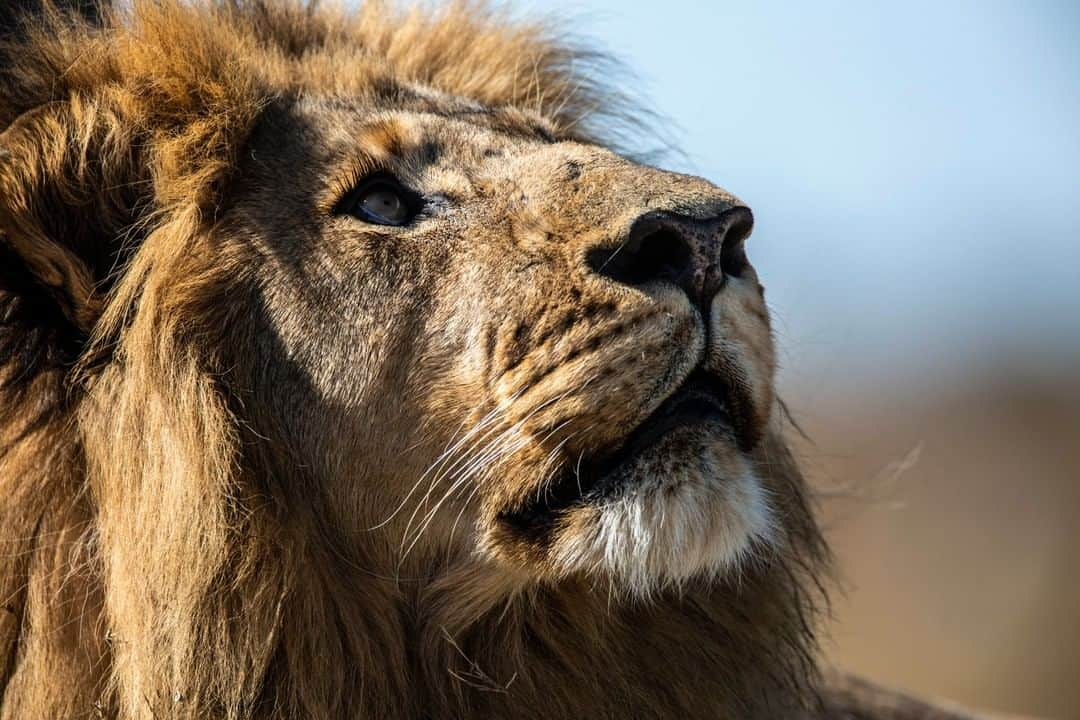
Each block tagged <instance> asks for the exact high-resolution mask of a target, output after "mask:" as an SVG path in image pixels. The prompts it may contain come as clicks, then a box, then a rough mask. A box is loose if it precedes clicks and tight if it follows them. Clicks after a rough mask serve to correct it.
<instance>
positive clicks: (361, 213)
mask: <svg viewBox="0 0 1080 720" xmlns="http://www.w3.org/2000/svg"><path fill="white" fill-rule="evenodd" d="M414 207H415V203H414V200H413V197H412V194H411V193H410V192H409V191H407V190H405V189H404V188H403V187H401V185H399V184H398V183H397V182H396V181H395V180H393V179H392V178H375V179H372V180H368V181H367V182H365V183H363V184H362V185H361V186H360V187H359V188H357V190H356V192H355V193H353V196H352V202H351V203H350V206H349V207H348V208H347V212H348V213H349V214H351V215H353V216H354V217H357V218H359V219H360V220H363V221H364V222H369V223H374V224H376V225H406V224H408V223H409V221H410V220H412V219H413V217H415V215H416V212H415V211H414Z"/></svg>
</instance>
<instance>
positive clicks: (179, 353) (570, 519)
mask: <svg viewBox="0 0 1080 720" xmlns="http://www.w3.org/2000/svg"><path fill="white" fill-rule="evenodd" d="M0 21H2V23H3V24H2V25H0V36H2V38H3V40H2V50H0V74H2V79H0V253H2V259H0V380H2V391H0V443H2V445H0V542H2V548H3V551H2V553H0V598H2V599H3V610H2V612H0V717H2V718H4V719H9V718H117V719H124V720H135V719H149V718H226V719H228V720H241V719H251V720H263V719H265V720H269V719H272V718H312V719H320V718H326V719H330V718H403V719H409V718H466V717H468V718H583V717H589V718H616V717H618V718H622V717H634V718H674V717H679V718H733V719H734V718H780V717H782V718H851V717H859V718H871V717H873V718H887V717H888V718H915V717H931V716H932V717H942V718H944V717H958V716H951V715H946V714H945V713H944V712H942V713H941V714H940V715H938V714H937V711H935V710H932V709H931V708H930V707H929V706H925V705H922V704H921V703H916V702H915V701H913V700H906V699H903V698H901V697H900V696H896V695H892V694H890V693H887V692H885V691H879V690H876V689H874V688H872V687H870V686H868V685H863V684H861V683H860V682H858V681H854V680H848V679H845V678H844V677H842V676H839V675H835V674H833V673H831V672H829V671H827V670H825V669H823V668H822V667H821V663H820V661H819V658H818V649H817V634H818V627H819V625H820V622H819V619H820V615H821V613H822V611H823V610H824V609H825V608H826V607H827V593H826V590H827V588H828V586H829V584H830V580H829V578H830V577H831V573H830V561H829V553H828V549H827V546H826V543H825V541H824V540H823V537H822V535H821V532H820V530H819V528H818V525H817V522H816V521H815V519H814V514H813V509H812V502H811V497H810V494H809V491H808V489H807V487H806V485H805V483H804V481H803V479H802V477H801V475H800V474H799V472H798V469H797V467H796V465H795V463H794V462H793V460H792V457H791V454H790V453H789V452H788V450H787V449H786V445H785V443H784V440H783V435H784V432H785V419H784V413H783V411H782V409H781V405H780V401H779V400H778V398H777V397H776V394H775V390H774V384H773V375H774V372H775V365H776V360H775V350H774V343H773V338H772V333H771V331H770V329H769V314H768V311H767V308H766V304H765V301H764V295H763V292H764V291H763V289H762V285H761V283H760V282H759V278H758V276H757V274H756V272H755V270H754V268H753V266H752V265H751V263H750V261H749V259H748V255H747V251H746V246H747V239H748V237H749V235H750V233H751V229H752V225H753V216H752V213H751V211H750V210H749V208H748V207H747V206H746V204H745V203H743V202H742V201H741V200H740V199H739V198H737V197H736V196H735V195H733V194H731V193H729V192H727V191H726V190H723V189H721V188H719V187H717V186H715V185H713V184H711V183H710V182H708V181H706V180H703V179H701V178H696V177H690V176H687V175H680V174H676V173H672V172H667V171H664V170H661V169H658V168H654V167H651V166H648V165H646V164H643V163H641V162H637V161H635V160H634V159H633V155H632V153H631V152H630V150H631V149H630V148H626V147H622V146H620V144H619V138H620V128H625V127H626V123H628V122H629V123H633V122H634V121H635V118H637V117H640V115H639V114H638V113H637V111H636V110H635V108H634V105H633V104H632V103H629V102H628V101H627V100H626V97H625V95H624V94H623V93H620V92H619V90H618V88H613V87H609V86H607V85H605V84H604V83H603V82H601V80H600V77H601V76H602V75H603V67H604V63H605V60H604V58H603V57H602V56H601V55H598V54H597V53H595V52H592V51H590V50H589V49H588V48H578V47H574V46H573V45H571V44H568V43H566V42H563V41H561V40H560V39H559V33H557V32H556V31H555V30H553V29H552V28H551V27H549V26H546V25H544V24H536V23H534V24H529V23H522V22H515V21H512V20H510V19H508V18H507V17H506V16H505V15H504V14H501V13H500V12H496V11H494V10H492V9H490V8H487V7H486V6H484V5H482V4H477V3H469V2H464V3H458V4H454V5H451V6H449V7H448V8H446V9H444V10H439V11H435V10H426V11H425V10H421V9H417V10H411V11H407V10H402V9H399V8H397V7H396V6H392V5H388V4H383V3H379V2H369V3H367V4H364V5H363V6H362V7H360V8H359V9H356V10H354V11H346V10H334V9H322V8H318V7H316V6H315V5H302V4H296V3H289V2H284V1H282V2H277V1H270V0H268V1H266V2H251V1H247V0H234V1H233V2H226V1H224V0H221V1H219V2H206V3H195V2H185V1H182V0H153V1H151V0H133V2H129V3H125V4H123V5H120V6H118V7H115V8H114V7H110V6H107V5H105V4H101V3H90V2H85V1H83V0H74V1H73V2H70V3H68V4H67V5H63V4H57V3H56V2H51V1H49V0H46V1H45V2H40V3H39V2H21V3H18V4H17V5H16V6H8V7H7V9H6V10H4V11H3V16H2V17H0Z"/></svg>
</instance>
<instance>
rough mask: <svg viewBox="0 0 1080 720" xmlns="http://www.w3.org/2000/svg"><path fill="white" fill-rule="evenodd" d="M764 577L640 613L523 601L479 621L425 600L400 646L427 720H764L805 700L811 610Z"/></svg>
mask: <svg viewBox="0 0 1080 720" xmlns="http://www.w3.org/2000/svg"><path fill="white" fill-rule="evenodd" d="M777 569H779V568H777ZM785 572H786V569H785ZM766 574H767V573H763V576H762V577H760V578H753V579H751V578H744V579H743V582H742V583H741V585H740V586H739V587H735V586H730V587H717V588H698V589H694V590H689V591H686V592H684V593H681V594H676V593H670V594H664V595H660V596H659V597H656V598H654V599H652V600H650V601H648V602H644V601H638V602H631V601H626V600H620V599H617V598H615V597H612V596H609V595H608V594H607V593H605V592H602V591H597V589H596V588H593V587H590V586H586V585H574V586H571V587H563V588H560V589H557V590H556V589H533V590H530V591H525V592H522V593H521V594H519V595H517V596H515V597H513V598H507V599H505V600H504V601H503V602H501V603H496V604H494V605H493V606H492V607H490V608H489V609H488V610H487V612H485V613H483V614H481V615H480V616H479V617H476V616H472V617H470V616H469V615H467V614H463V612H462V611H463V609H464V608H463V606H462V604H461V601H460V598H456V597H449V598H439V597H438V596H437V595H436V596H429V597H428V598H427V599H426V600H427V602H426V604H421V605H420V607H419V608H418V613H417V615H416V617H415V619H414V624H413V625H412V627H411V632H410V640H411V641H412V642H413V643H415V644H414V645H413V646H412V647H411V648H410V651H411V652H410V656H411V657H412V659H413V660H412V665H413V671H414V673H415V677H414V680H415V681H416V682H418V683H419V684H420V685H421V686H422V687H424V688H425V690H426V693H427V694H428V696H429V698H428V699H429V701H430V702H434V703H435V704H436V705H437V706H442V707H443V708H444V709H445V713H444V714H440V713H435V715H436V716H447V717H450V716H456V717H463V716H476V717H500V718H516V717H522V718H534V717H548V718H550V717H607V716H611V717H621V716H625V711H626V708H628V707H632V708H636V710H635V713H634V716H635V717H690V718H696V717H702V718H705V717H708V718H717V717H740V718H746V717H759V716H760V717H774V716H776V713H777V711H779V710H782V709H785V708H786V709H789V710H790V709H792V708H793V707H796V706H801V705H803V704H805V702H807V701H808V700H809V696H810V695H811V694H812V692H811V688H810V687H809V685H810V684H812V682H813V678H814V675H815V672H814V663H813V656H814V652H815V650H816V648H815V645H814V640H813V637H812V635H811V633H810V631H809V627H810V625H809V622H808V621H809V618H807V617H806V614H807V613H808V612H812V609H811V605H812V603H810V602H809V601H808V599H807V598H806V597H805V596H803V595H802V593H801V590H799V591H796V592H786V591H785V592H777V591H776V590H775V589H774V588H773V587H772V586H771V584H772V583H774V582H775V580H776V578H768V577H765V575H766ZM459 592H460V591H459Z"/></svg>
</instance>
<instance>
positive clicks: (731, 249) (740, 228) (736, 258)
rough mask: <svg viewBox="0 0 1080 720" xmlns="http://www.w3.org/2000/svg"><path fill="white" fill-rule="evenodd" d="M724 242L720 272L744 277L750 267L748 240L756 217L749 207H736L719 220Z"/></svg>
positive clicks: (722, 243) (721, 246) (721, 248)
mask: <svg viewBox="0 0 1080 720" xmlns="http://www.w3.org/2000/svg"><path fill="white" fill-rule="evenodd" d="M718 220H719V222H720V224H721V228H722V229H721V233H722V236H723V241H722V242H721V245H720V270H721V272H723V273H724V274H725V275H731V276H732V277H742V274H743V273H744V272H745V271H746V268H747V267H749V265H750V261H749V260H748V259H747V257H746V238H748V237H750V231H751V230H753V229H754V215H753V213H751V212H750V208H747V207H734V208H731V209H730V210H727V211H725V212H724V213H723V214H722V215H721V216H720V217H719V218H718Z"/></svg>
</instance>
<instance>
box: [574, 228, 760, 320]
mask: <svg viewBox="0 0 1080 720" xmlns="http://www.w3.org/2000/svg"><path fill="white" fill-rule="evenodd" d="M753 226H754V216H753V215H752V214H751V212H750V209H749V208H746V207H734V208H731V209H729V210H726V211H724V212H723V213H721V214H720V215H717V216H716V217H712V218H706V219H698V218H691V217H687V216H684V215H676V214H673V213H656V212H652V213H648V214H645V215H642V216H641V217H639V218H638V219H637V220H635V221H634V223H633V225H631V227H630V232H629V233H627V235H626V239H625V240H624V241H623V242H622V243H621V244H619V245H616V246H614V247H611V246H607V247H597V248H593V249H592V250H590V251H589V253H588V256H587V261H588V263H589V267H590V268H592V270H593V272H595V273H598V274H600V275H603V276H604V277H606V278H609V279H611V280H614V281H615V282H618V283H622V284H623V285H631V286H634V287H637V286H641V285H645V284H648V283H652V282H656V281H664V282H669V283H673V284H675V285H678V286H679V287H681V288H682V289H683V291H684V292H685V293H686V294H687V295H688V296H689V298H690V300H691V301H692V302H694V303H696V304H698V305H699V306H700V305H703V304H704V303H706V302H708V301H709V300H710V299H711V298H712V296H713V295H715V294H716V291H717V290H718V289H719V288H720V284H721V282H722V281H723V276H724V275H732V276H734V277H739V276H740V275H741V274H742V273H743V272H744V271H745V270H746V268H747V266H748V265H749V263H748V261H747V259H746V253H745V251H744V249H743V243H744V242H745V240H746V238H747V237H748V236H749V235H750V231H751V230H752V229H753Z"/></svg>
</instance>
